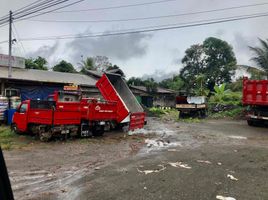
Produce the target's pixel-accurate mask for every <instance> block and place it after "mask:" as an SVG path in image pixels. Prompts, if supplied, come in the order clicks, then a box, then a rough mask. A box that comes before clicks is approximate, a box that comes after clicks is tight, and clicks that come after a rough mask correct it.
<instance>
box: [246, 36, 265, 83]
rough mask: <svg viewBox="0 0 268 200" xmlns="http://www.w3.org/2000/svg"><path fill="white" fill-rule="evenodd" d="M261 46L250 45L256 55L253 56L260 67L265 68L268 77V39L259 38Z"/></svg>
mask: <svg viewBox="0 0 268 200" xmlns="http://www.w3.org/2000/svg"><path fill="white" fill-rule="evenodd" d="M259 42H260V44H261V45H260V47H249V48H250V50H251V51H252V52H253V53H254V55H255V56H254V57H253V58H251V60H253V61H254V62H255V63H256V64H257V66H258V67H260V68H261V69H263V71H264V72H265V74H266V76H267V78H268V40H267V39H266V41H265V40H262V39H260V38H259Z"/></svg>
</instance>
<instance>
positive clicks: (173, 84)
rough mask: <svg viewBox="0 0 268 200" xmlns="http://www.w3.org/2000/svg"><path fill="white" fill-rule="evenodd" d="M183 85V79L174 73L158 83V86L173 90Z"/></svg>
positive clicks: (177, 89)
mask: <svg viewBox="0 0 268 200" xmlns="http://www.w3.org/2000/svg"><path fill="white" fill-rule="evenodd" d="M183 85H184V82H183V80H182V79H181V78H180V76H179V75H174V76H173V77H172V78H168V79H164V80H163V81H161V82H160V83H159V86H161V87H164V88H168V89H171V90H174V91H179V90H180V89H182V87H183Z"/></svg>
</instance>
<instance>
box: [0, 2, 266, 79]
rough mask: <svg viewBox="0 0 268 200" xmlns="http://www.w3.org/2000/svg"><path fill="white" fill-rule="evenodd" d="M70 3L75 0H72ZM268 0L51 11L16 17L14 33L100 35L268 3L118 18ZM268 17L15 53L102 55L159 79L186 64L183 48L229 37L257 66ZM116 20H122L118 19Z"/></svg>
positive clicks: (21, 45)
mask: <svg viewBox="0 0 268 200" xmlns="http://www.w3.org/2000/svg"><path fill="white" fill-rule="evenodd" d="M33 1H34V0H0V13H1V15H2V16H4V15H6V14H8V12H9V10H16V9H18V8H21V7H23V6H25V5H28V4H30V3H32V2H33ZM70 1H71V2H73V1H75V0H70ZM153 1H154V2H155V1H157V0H98V1H97V0H85V1H83V2H81V3H79V4H76V5H73V6H70V7H68V8H64V9H62V10H60V11H67V10H68V11H70V10H81V9H92V8H103V7H111V6H119V5H129V4H138V3H146V2H153ZM257 3H268V1H267V0H266V1H265V0H225V1H222V0H169V1H165V2H161V3H154V4H150V5H144V6H135V7H124V8H118V9H115V8H114V9H105V10H91V11H86V12H82V11H80V12H68V13H66V12H65V13H49V14H46V15H42V16H38V17H35V18H31V19H29V20H23V21H17V22H14V26H15V29H16V30H14V33H15V34H14V37H15V38H16V39H17V40H18V39H23V38H33V37H43V36H61V35H70V34H77V35H83V34H96V33H100V34H102V33H109V32H113V31H124V30H126V29H137V28H141V27H148V26H159V25H167V24H181V23H190V22H194V21H199V20H211V19H218V18H224V17H231V16H237V15H248V14H256V13H263V12H266V10H267V8H268V4H267V5H262V6H254V7H248V8H240V9H233V10H228V11H226V10H225V11H219V12H210V13H203V14H192V15H187V16H178V17H167V18H160V19H151V20H136V21H135V20H132V21H118V19H130V18H144V17H145V18H146V17H154V16H165V15H175V14H181V13H190V12H191V13H192V12H198V11H204V10H213V9H220V8H226V7H233V6H241V5H248V4H257ZM267 19H268V17H262V18H256V19H248V20H241V21H233V22H228V23H221V24H213V25H204V26H198V27H188V28H181V29H173V30H163V31H157V32H148V33H136V34H126V35H118V36H106V37H90V38H82V39H81V38H76V39H68V40H49V41H48V40H46V41H22V42H17V43H15V44H14V45H13V55H17V56H23V57H36V56H42V57H45V58H46V59H47V60H48V62H49V66H53V65H54V64H55V63H57V62H59V61H61V60H62V59H64V60H67V61H69V62H71V63H72V64H73V65H74V66H78V63H79V62H80V61H81V59H82V58H86V57H91V56H96V55H103V56H107V57H108V58H109V59H110V62H111V63H113V64H116V65H118V66H120V67H121V68H122V69H123V71H124V72H125V74H126V76H127V78H129V77H132V76H136V77H143V78H145V77H151V76H152V77H154V78H155V79H156V80H162V79H164V78H168V77H171V76H172V75H173V74H176V73H179V70H180V69H181V68H182V64H181V59H182V58H183V56H184V52H185V50H186V49H187V48H189V47H190V46H191V45H193V44H198V43H202V42H203V41H204V40H205V39H206V38H207V37H217V38H220V39H222V40H225V41H227V42H228V43H229V44H230V45H231V46H232V47H233V50H234V53H235V55H236V58H237V62H238V64H239V65H251V66H252V65H253V66H254V63H252V61H250V58H251V57H252V52H250V51H249V48H248V46H257V45H258V38H262V39H266V38H268V36H267V34H268V23H267ZM38 20H52V21H53V20H54V21H55V20H67V21H68V20H69V21H70V20H80V21H82V20H87V21H100V20H104V21H105V20H106V21H107V20H115V21H114V22H86V23H85V22H83V23H70V22H68V23H60V22H40V21H38ZM116 20H117V21H116ZM7 39H8V26H4V27H0V42H1V41H5V40H7ZM0 53H5V54H7V53H8V45H7V44H6V43H4V44H0Z"/></svg>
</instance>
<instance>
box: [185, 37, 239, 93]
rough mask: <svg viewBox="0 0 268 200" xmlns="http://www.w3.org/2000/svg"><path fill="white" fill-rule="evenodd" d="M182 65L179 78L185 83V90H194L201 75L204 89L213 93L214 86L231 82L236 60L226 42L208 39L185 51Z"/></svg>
mask: <svg viewBox="0 0 268 200" xmlns="http://www.w3.org/2000/svg"><path fill="white" fill-rule="evenodd" d="M182 63H183V66H184V67H183V69H182V70H181V72H180V77H181V78H182V79H183V80H184V82H185V83H186V84H185V86H186V87H185V88H186V89H188V90H191V89H196V88H195V87H196V85H197V84H196V80H197V77H198V75H200V74H203V75H204V80H205V82H204V85H205V87H206V88H208V89H209V90H210V91H213V88H214V86H215V85H216V84H217V85H220V84H222V83H228V82H231V77H232V75H233V74H234V70H235V66H236V58H235V55H234V52H233V49H232V47H231V46H230V45H229V44H228V43H227V42H225V41H223V40H220V39H217V38H213V37H210V38H207V39H206V40H205V41H204V42H203V44H202V45H200V44H197V45H193V46H191V47H190V48H189V49H187V50H186V51H185V56H184V58H183V59H182Z"/></svg>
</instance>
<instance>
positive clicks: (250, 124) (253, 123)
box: [247, 119, 255, 126]
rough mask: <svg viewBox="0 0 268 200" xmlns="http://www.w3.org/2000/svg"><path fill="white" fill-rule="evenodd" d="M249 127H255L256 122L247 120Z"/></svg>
mask: <svg viewBox="0 0 268 200" xmlns="http://www.w3.org/2000/svg"><path fill="white" fill-rule="evenodd" d="M247 122H248V125H249V126H255V122H254V121H253V120H251V119H248V120H247Z"/></svg>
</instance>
